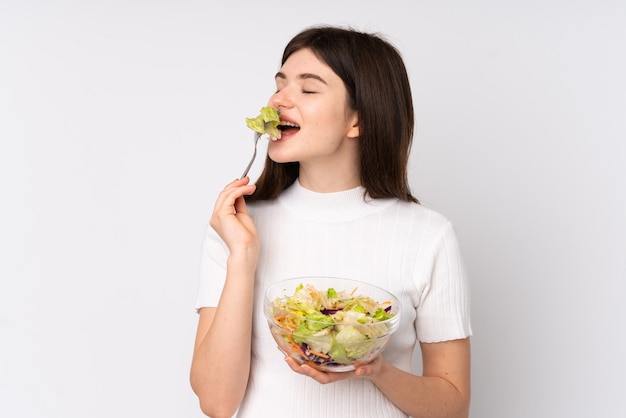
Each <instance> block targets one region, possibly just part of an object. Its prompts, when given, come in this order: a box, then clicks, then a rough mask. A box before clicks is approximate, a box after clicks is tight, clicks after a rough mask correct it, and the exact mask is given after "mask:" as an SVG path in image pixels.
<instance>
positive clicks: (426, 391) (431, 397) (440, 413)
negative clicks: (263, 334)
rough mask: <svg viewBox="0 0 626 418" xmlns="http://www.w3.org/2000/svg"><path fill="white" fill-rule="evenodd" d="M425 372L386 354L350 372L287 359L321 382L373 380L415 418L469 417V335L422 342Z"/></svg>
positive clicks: (299, 369)
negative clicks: (410, 368) (403, 366)
mask: <svg viewBox="0 0 626 418" xmlns="http://www.w3.org/2000/svg"><path fill="white" fill-rule="evenodd" d="M421 349H422V361H423V373H422V376H417V375H414V374H411V373H408V372H405V371H402V370H400V369H398V368H396V367H394V366H393V365H392V364H391V363H389V362H388V361H386V360H385V359H384V358H383V357H379V358H378V359H376V360H375V361H373V362H372V363H369V364H366V365H363V366H361V367H358V368H357V369H356V370H355V371H353V372H349V373H323V372H320V371H317V370H314V369H313V368H312V367H309V366H307V365H299V364H297V363H296V362H295V361H294V360H293V359H291V358H286V360H287V363H289V365H290V366H291V368H292V369H293V370H294V371H296V372H298V373H302V374H305V375H307V376H310V377H312V378H313V379H315V380H317V381H318V382H320V383H331V382H334V381H337V380H341V379H346V378H357V377H362V378H366V379H369V380H371V381H372V382H373V383H374V384H375V385H376V386H377V387H378V388H379V389H380V390H381V391H382V392H383V393H384V394H385V396H387V397H388V398H389V400H390V401H391V402H393V403H394V405H396V406H397V407H398V408H400V409H401V410H402V411H404V412H405V413H406V414H407V415H410V416H411V417H413V418H423V417H428V418H444V417H445V418H467V417H468V416H469V405H470V392H471V391H470V388H471V381H470V341H469V338H465V339H461V340H452V341H445V342H440V343H431V344H425V343H422V344H421Z"/></svg>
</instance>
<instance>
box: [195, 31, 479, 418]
mask: <svg viewBox="0 0 626 418" xmlns="http://www.w3.org/2000/svg"><path fill="white" fill-rule="evenodd" d="M276 87H277V89H276V92H275V93H274V94H273V95H272V96H271V98H270V100H269V103H268V105H269V106H272V107H274V108H276V109H278V110H279V111H280V119H281V123H282V125H283V127H282V136H281V138H280V139H279V140H277V141H272V142H270V143H269V147H268V157H267V160H266V163H265V168H264V170H263V173H262V174H261V176H260V178H259V179H258V181H257V183H256V184H251V183H250V179H249V178H247V177H246V178H243V179H238V180H235V181H233V182H231V183H230V184H228V185H227V186H226V187H225V188H224V190H223V191H222V192H221V193H220V195H219V197H218V198H217V201H216V203H215V209H214V212H213V215H212V217H211V222H210V226H211V228H208V229H207V235H206V238H205V241H204V246H203V256H202V268H201V278H200V290H199V297H198V304H197V308H198V310H199V323H198V330H197V337H196V342H195V350H194V355H193V362H192V367H191V385H192V388H193V390H194V392H195V393H196V394H197V395H198V398H199V400H200V407H201V409H202V411H203V412H204V413H205V414H206V415H208V416H211V417H231V416H232V415H233V414H235V413H236V412H237V414H238V416H239V417H259V416H266V415H267V416H272V417H289V418H293V417H316V418H325V417H342V418H345V417H358V418H366V417H377V418H378V417H406V416H412V417H429V418H433V417H467V416H468V413H469V412H468V411H469V403H470V343H469V337H470V335H471V327H470V320H469V306H468V289H467V283H466V278H465V276H464V273H463V267H462V263H461V259H460V255H459V250H458V246H457V240H456V238H455V235H454V232H453V229H452V227H451V225H450V223H449V222H448V220H446V219H445V218H444V217H443V216H441V215H439V214H438V213H436V212H434V211H432V210H429V209H427V208H425V207H423V206H421V205H420V204H419V203H418V201H417V199H416V198H415V197H413V195H412V194H411V192H410V191H409V187H408V181H407V172H406V169H407V160H408V156H409V149H410V146H411V140H412V136H413V105H412V98H411V91H410V87H409V82H408V77H407V74H406V69H405V66H404V63H403V61H402V58H401V57H400V55H399V54H398V52H397V51H396V49H395V48H394V47H393V46H392V45H390V44H389V43H388V42H387V41H385V40H384V39H383V38H381V37H380V36H378V35H374V34H367V33H362V32H358V31H355V30H352V29H344V28H337V27H315V28H310V29H307V30H304V31H303V32H301V33H300V34H298V35H296V36H295V37H294V38H293V39H292V40H291V41H290V42H289V44H288V45H287V47H286V48H285V51H284V54H283V58H282V66H281V68H280V71H279V72H278V73H277V74H276ZM314 275H319V276H334V277H347V278H354V279H358V280H361V281H366V282H370V283H372V284H374V285H377V286H379V287H383V288H385V289H387V290H389V291H390V292H392V293H393V294H394V295H396V296H397V297H398V298H399V299H401V302H402V322H401V325H400V328H399V330H398V331H397V332H396V333H395V334H394V335H393V337H392V339H391V342H390V344H389V345H388V346H387V348H386V349H385V351H384V352H383V355H382V356H380V357H379V358H378V359H377V360H375V361H374V362H372V363H369V364H367V365H363V366H361V367H359V368H357V369H356V370H355V371H352V372H343V373H325V372H320V371H317V370H315V369H313V368H311V367H309V366H307V365H300V364H298V363H296V362H295V361H293V359H291V358H289V357H285V356H284V355H283V354H282V353H281V352H280V351H279V350H278V348H277V347H276V343H275V342H274V340H273V338H272V336H271V335H270V332H269V329H268V326H267V323H266V321H265V319H264V316H263V312H262V298H263V291H264V289H265V288H266V287H267V286H268V285H269V284H271V283H273V282H275V281H278V280H281V279H286V278H290V277H298V276H314ZM418 342H419V345H420V348H421V354H422V362H423V367H422V373H421V374H420V375H417V374H413V373H412V371H411V356H412V353H413V350H414V348H415V346H416V344H417V343H418Z"/></svg>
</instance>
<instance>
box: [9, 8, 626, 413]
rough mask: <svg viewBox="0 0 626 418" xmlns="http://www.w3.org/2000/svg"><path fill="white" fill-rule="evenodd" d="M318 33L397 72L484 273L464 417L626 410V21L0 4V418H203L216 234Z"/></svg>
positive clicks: (425, 196)
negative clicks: (354, 44) (369, 41)
mask: <svg viewBox="0 0 626 418" xmlns="http://www.w3.org/2000/svg"><path fill="white" fill-rule="evenodd" d="M316 23H333V24H349V25H353V26H355V27H357V28H359V29H364V30H371V31H380V32H382V33H384V34H386V35H387V36H388V37H389V39H390V40H391V41H392V42H394V43H395V44H396V45H397V46H398V47H399V49H400V50H401V51H402V52H403V54H404V56H405V58H406V63H407V66H408V69H409V72H410V77H411V81H412V84H413V92H414V98H415V105H416V111H417V129H416V142H415V147H414V153H413V156H412V159H411V183H412V188H413V191H414V192H415V194H416V195H418V197H419V198H420V199H421V200H422V202H423V203H424V204H425V205H427V206H430V207H433V208H435V209H437V210H438V211H440V212H442V213H444V214H445V215H446V216H448V217H449V218H451V219H452V220H453V222H454V223H455V225H456V228H457V231H458V235H459V239H460V241H461V245H462V247H463V250H464V254H465V258H466V261H467V266H468V270H469V273H470V275H471V279H472V301H473V311H472V313H473V326H474V331H475V336H474V337H473V384H474V397H473V404H472V417H475V418H503V417H506V418H509V417H511V418H517V417H532V418H543V417H545V418H554V417H569V418H575V417H580V418H587V417H592V416H595V417H604V418H606V417H623V416H626V404H625V403H624V399H623V398H624V395H625V394H626V383H624V380H623V379H624V375H625V374H626V363H625V360H624V344H626V326H625V325H624V319H625V318H626V308H625V304H624V299H625V295H626V280H625V279H626V262H625V258H626V257H625V255H626V239H625V237H626V223H625V221H624V214H625V213H626V196H625V193H624V192H625V189H626V188H625V180H624V179H626V168H625V165H626V164H625V163H626V158H625V154H626V144H625V143H626V128H625V127H624V123H625V119H626V118H625V116H626V105H625V99H624V98H625V97H626V83H625V81H624V74H626V58H625V54H624V45H625V40H626V36H625V35H626V30H625V29H624V28H625V27H626V3H625V2H623V1H621V0H614V1H611V0H596V1H591V0H589V1H582V0H571V1H566V0H562V1H560V0H543V1H537V0H530V1H495V0H491V1H490V0H475V1H472V2H465V1H460V0H453V1H447V2H443V1H404V2H400V1H395V2H394V1H386V2H381V1H379V0H376V1H364V0H346V1H327V0H316V1H314V2H283V1H275V0H265V1H256V2H252V1H246V2H237V1H232V2H225V1H220V2H217V1H216V2H209V1H200V0H197V1H192V0H178V1H147V0H146V1H139V0H126V1H121V0H107V1H99V2H96V1H79V0H76V1H71V0H65V1H63V0H59V1H43V0H41V1H35V0H0V185H1V189H0V193H1V196H2V203H1V205H0V211H1V212H0V257H1V259H0V260H1V261H0V416H1V417H7V418H23V417H51V418H52V417H54V418H57V417H58V418H101V417H102V418H103V417H107V418H108V417H114V416H115V417H153V418H160V417H163V418H166V417H167V418H171V417H200V416H201V414H200V411H199V408H198V407H197V403H196V399H195V397H194V395H193V394H192V392H191V389H190V387H189V384H188V370H189V364H190V356H191V349H192V344H193V337H194V331H195V325H196V314H195V312H194V302H195V297H196V294H195V292H196V280H197V270H198V261H199V252H200V243H201V239H202V235H203V232H204V228H205V225H206V222H207V221H208V218H209V215H210V212H211V209H212V206H213V200H214V198H215V195H216V193H217V192H218V190H220V189H221V187H222V185H223V184H225V183H226V182H227V181H230V180H232V179H234V178H235V177H237V176H238V175H239V174H240V172H241V170H242V169H243V167H244V166H245V164H246V163H247V160H248V158H249V156H250V154H251V151H252V139H251V133H250V131H249V130H248V129H247V128H246V127H245V123H244V118H245V117H246V116H253V115H255V114H256V113H257V112H258V109H259V108H260V107H261V106H263V105H264V104H265V103H266V100H267V98H268V97H269V95H270V94H271V93H272V91H273V88H274V85H273V75H274V73H275V71H276V70H277V69H278V64H279V58H280V54H281V51H282V48H283V47H284V45H285V43H286V42H287V41H288V39H289V38H291V36H293V35H294V34H295V33H296V32H297V31H299V30H300V29H302V28H304V27H306V26H308V25H311V24H316ZM259 169H260V166H255V169H254V170H255V171H253V174H254V173H258V170H259Z"/></svg>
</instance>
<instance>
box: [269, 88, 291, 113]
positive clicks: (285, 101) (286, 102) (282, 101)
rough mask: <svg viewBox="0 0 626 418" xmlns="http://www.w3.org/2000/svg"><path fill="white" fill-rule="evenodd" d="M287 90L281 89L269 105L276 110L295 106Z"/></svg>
mask: <svg viewBox="0 0 626 418" xmlns="http://www.w3.org/2000/svg"><path fill="white" fill-rule="evenodd" d="M285 90H287V89H285V88H284V89H281V90H279V91H277V92H276V93H274V94H273V95H272V97H270V101H269V103H268V104H269V105H270V106H272V107H273V108H275V109H278V110H280V109H288V108H290V107H292V106H293V102H292V101H291V98H290V96H289V93H288V92H287V91H285Z"/></svg>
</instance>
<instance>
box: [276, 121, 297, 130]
mask: <svg viewBox="0 0 626 418" xmlns="http://www.w3.org/2000/svg"><path fill="white" fill-rule="evenodd" d="M280 126H291V127H293V128H299V127H300V125H298V124H295V123H293V122H287V121H284V120H281V121H280Z"/></svg>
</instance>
